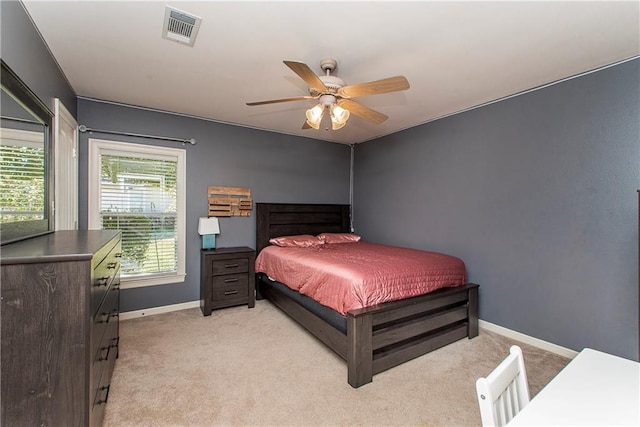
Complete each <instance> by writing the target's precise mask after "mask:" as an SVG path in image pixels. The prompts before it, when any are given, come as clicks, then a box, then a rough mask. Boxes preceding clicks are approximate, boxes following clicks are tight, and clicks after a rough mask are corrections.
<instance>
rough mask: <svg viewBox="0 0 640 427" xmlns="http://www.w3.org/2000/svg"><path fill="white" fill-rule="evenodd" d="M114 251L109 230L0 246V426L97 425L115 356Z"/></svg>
mask: <svg viewBox="0 0 640 427" xmlns="http://www.w3.org/2000/svg"><path fill="white" fill-rule="evenodd" d="M120 256H121V239H120V233H119V232H116V231H58V232H55V233H51V234H47V235H44V236H39V237H34V238H31V239H27V240H24V241H21V242H17V243H12V244H9V245H5V246H2V248H0V265H1V274H2V276H1V280H2V287H1V288H0V302H1V305H0V307H1V311H0V316H1V318H2V322H1V346H2V348H1V352H2V353H1V359H2V372H1V381H2V383H1V389H2V390H1V391H2V395H1V399H2V411H1V415H0V425H4V426H41V425H42V426H44V425H46V426H87V425H91V426H99V425H101V424H102V418H103V415H104V407H105V404H106V402H107V400H108V396H109V387H110V386H109V384H110V380H111V374H112V372H113V367H114V364H115V359H116V357H117V356H118V314H119V293H120V290H119V287H120Z"/></svg>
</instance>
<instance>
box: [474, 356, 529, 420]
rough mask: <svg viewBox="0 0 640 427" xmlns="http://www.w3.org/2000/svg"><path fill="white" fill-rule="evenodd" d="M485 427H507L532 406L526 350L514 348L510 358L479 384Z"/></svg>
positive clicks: (479, 381)
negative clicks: (530, 404) (525, 409)
mask: <svg viewBox="0 0 640 427" xmlns="http://www.w3.org/2000/svg"><path fill="white" fill-rule="evenodd" d="M476 391H477V394H478V404H479V405H480V415H482V425H483V426H484V427H488V426H496V427H500V426H504V425H506V424H507V423H508V422H509V421H511V419H512V418H513V417H514V416H515V415H516V414H517V413H518V412H520V410H521V409H522V408H524V406H525V405H526V404H527V403H529V384H528V382H527V373H526V371H525V369H524V358H523V357H522V350H521V349H520V347H518V346H517V345H514V346H511V348H510V349H509V356H508V357H507V358H506V359H504V360H503V361H502V362H501V363H500V364H499V365H498V366H497V367H496V368H495V369H494V370H493V372H491V373H490V374H489V376H487V377H486V378H479V379H478V381H476Z"/></svg>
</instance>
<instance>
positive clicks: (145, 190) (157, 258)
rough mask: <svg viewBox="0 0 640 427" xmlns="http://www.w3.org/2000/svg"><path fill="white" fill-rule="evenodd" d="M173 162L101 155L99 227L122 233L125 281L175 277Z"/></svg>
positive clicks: (175, 199) (175, 184)
mask: <svg viewBox="0 0 640 427" xmlns="http://www.w3.org/2000/svg"><path fill="white" fill-rule="evenodd" d="M176 206H177V161H175V160H166V159H156V158H143V157H133V156H121V155H112V154H102V155H101V156H100V219H101V223H102V228H104V229H118V230H120V231H121V233H122V252H123V255H122V260H121V265H122V267H121V268H122V270H121V274H122V276H123V277H132V276H135V277H138V276H142V275H145V276H146V275H153V274H163V273H174V272H176V271H177V268H178V260H177V251H176V249H177V238H178V236H177V228H176V223H177V211H176Z"/></svg>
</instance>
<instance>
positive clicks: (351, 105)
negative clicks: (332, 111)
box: [338, 99, 389, 125]
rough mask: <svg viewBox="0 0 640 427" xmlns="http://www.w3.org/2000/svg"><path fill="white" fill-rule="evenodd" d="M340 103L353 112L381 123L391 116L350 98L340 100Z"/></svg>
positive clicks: (373, 121)
mask: <svg viewBox="0 0 640 427" xmlns="http://www.w3.org/2000/svg"><path fill="white" fill-rule="evenodd" d="M338 105H339V106H341V107H342V108H344V109H346V110H349V112H350V113H351V114H355V115H356V116H359V117H362V118H363V119H365V120H368V121H370V122H371V123H375V124H377V125H379V124H380V123H382V122H384V121H385V120H387V119H388V118H389V116H387V115H384V114H382V113H380V112H379V111H376V110H372V109H371V108H369V107H365V106H364V105H362V104H360V103H359V102H356V101H352V100H350V99H343V100H341V101H339V102H338Z"/></svg>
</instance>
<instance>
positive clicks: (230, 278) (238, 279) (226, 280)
mask: <svg viewBox="0 0 640 427" xmlns="http://www.w3.org/2000/svg"><path fill="white" fill-rule="evenodd" d="M211 279H212V280H211V285H212V286H213V292H215V291H216V290H219V289H226V288H229V287H242V286H244V287H245V288H246V287H247V286H248V285H249V277H248V276H247V273H239V274H227V275H224V276H213V277H212V278H211Z"/></svg>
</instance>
